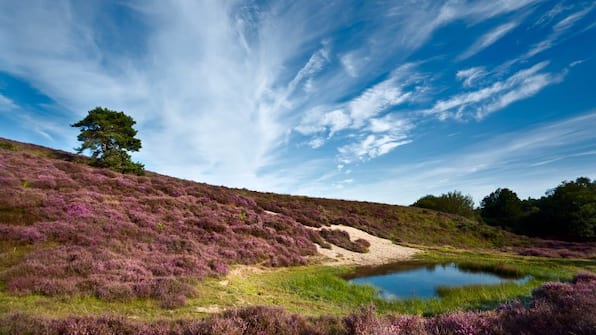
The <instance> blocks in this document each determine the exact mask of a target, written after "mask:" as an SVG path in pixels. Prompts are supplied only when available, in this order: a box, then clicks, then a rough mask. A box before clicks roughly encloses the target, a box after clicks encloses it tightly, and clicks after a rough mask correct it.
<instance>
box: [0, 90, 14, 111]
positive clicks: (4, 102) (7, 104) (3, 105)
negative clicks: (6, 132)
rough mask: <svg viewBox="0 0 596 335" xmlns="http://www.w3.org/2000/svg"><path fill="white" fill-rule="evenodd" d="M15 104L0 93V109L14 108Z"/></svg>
mask: <svg viewBox="0 0 596 335" xmlns="http://www.w3.org/2000/svg"><path fill="white" fill-rule="evenodd" d="M16 107H17V106H16V105H15V103H14V102H13V101H12V100H11V99H10V98H8V97H6V96H4V95H2V94H1V93H0V111H2V112H4V111H9V110H12V109H15V108H16Z"/></svg>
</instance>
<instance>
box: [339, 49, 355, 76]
mask: <svg viewBox="0 0 596 335" xmlns="http://www.w3.org/2000/svg"><path fill="white" fill-rule="evenodd" d="M340 61H341V65H342V66H343V68H344V70H345V71H346V72H347V73H348V75H350V76H351V77H354V78H355V77H358V65H357V64H356V59H355V57H354V55H353V54H351V53H347V54H345V55H343V56H341V57H340Z"/></svg>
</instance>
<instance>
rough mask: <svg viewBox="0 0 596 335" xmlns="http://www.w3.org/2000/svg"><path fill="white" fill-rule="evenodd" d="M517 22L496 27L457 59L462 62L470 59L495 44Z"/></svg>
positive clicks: (516, 24)
mask: <svg viewBox="0 0 596 335" xmlns="http://www.w3.org/2000/svg"><path fill="white" fill-rule="evenodd" d="M518 24H519V23H518V22H509V23H505V24H503V25H500V26H498V27H497V28H495V29H493V30H491V31H490V32H488V33H486V34H484V35H482V36H481V37H480V38H479V39H478V40H477V41H476V42H475V43H474V44H473V45H472V46H471V47H470V48H469V49H468V50H466V51H464V52H463V53H462V54H461V55H459V57H458V59H459V60H463V59H466V58H470V57H472V56H474V55H475V54H477V53H479V52H480V51H482V50H484V49H486V48H488V47H489V46H491V45H493V44H494V43H496V42H497V41H498V40H500V39H501V38H503V37H504V36H505V35H507V34H508V33H509V32H510V31H511V30H513V29H515V27H517V26H518Z"/></svg>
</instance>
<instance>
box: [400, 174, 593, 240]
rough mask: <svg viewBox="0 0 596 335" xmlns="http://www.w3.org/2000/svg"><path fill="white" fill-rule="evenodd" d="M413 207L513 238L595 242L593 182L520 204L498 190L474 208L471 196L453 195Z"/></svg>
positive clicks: (508, 192)
mask: <svg viewBox="0 0 596 335" xmlns="http://www.w3.org/2000/svg"><path fill="white" fill-rule="evenodd" d="M412 206H415V207H421V208H429V209H434V210H438V211H442V212H447V213H453V214H457V215H462V216H465V217H468V218H471V219H478V220H480V221H481V222H483V223H485V224H488V225H491V226H496V227H501V228H503V229H506V230H508V231H511V232H513V233H516V234H523V235H528V236H536V237H542V238H550V239H558V240H569V241H596V180H590V178H587V177H579V178H577V179H576V180H574V181H563V182H562V183H561V184H559V185H558V186H557V187H555V188H554V189H551V190H549V191H547V192H546V193H545V195H544V196H542V197H541V198H539V199H533V198H528V199H525V200H521V199H520V198H519V197H518V196H517V194H516V193H515V192H514V191H512V190H510V189H508V188H498V189H497V190H495V191H494V192H492V193H491V194H489V195H487V196H486V197H484V198H483V199H482V201H481V202H480V207H478V208H474V201H473V199H472V197H471V196H469V195H463V194H462V193H461V192H458V191H453V192H449V193H446V194H442V195H440V196H433V195H427V196H424V197H422V198H420V199H418V200H417V201H416V202H415V203H414V204H412Z"/></svg>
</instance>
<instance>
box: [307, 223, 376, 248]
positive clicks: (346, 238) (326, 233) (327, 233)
mask: <svg viewBox="0 0 596 335" xmlns="http://www.w3.org/2000/svg"><path fill="white" fill-rule="evenodd" d="M319 233H320V234H321V236H322V237H323V238H324V239H325V240H326V241H327V242H329V243H331V244H335V245H337V246H338V247H342V248H344V249H347V250H350V251H355V252H361V253H364V252H368V247H369V246H370V243H368V241H366V240H362V241H360V242H355V241H354V242H353V241H351V240H350V234H348V233H347V232H346V231H343V230H337V229H325V228H323V229H321V230H320V231H319ZM366 244H368V246H367V245H366Z"/></svg>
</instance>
